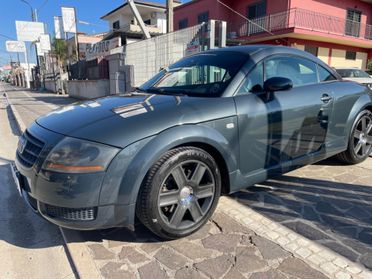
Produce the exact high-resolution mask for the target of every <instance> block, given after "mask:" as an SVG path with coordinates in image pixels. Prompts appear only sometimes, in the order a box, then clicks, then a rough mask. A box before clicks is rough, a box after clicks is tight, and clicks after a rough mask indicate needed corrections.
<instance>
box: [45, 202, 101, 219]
mask: <svg viewBox="0 0 372 279" xmlns="http://www.w3.org/2000/svg"><path fill="white" fill-rule="evenodd" d="M44 208H45V214H46V215H48V216H49V217H52V218H57V219H65V220H71V221H92V220H94V219H95V218H96V213H97V209H96V208H95V207H88V208H67V207H58V206H53V205H49V204H44Z"/></svg>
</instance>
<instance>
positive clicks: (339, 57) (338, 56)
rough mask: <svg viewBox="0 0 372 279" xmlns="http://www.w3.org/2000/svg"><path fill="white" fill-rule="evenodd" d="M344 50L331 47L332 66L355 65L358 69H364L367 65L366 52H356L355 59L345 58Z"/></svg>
mask: <svg viewBox="0 0 372 279" xmlns="http://www.w3.org/2000/svg"><path fill="white" fill-rule="evenodd" d="M345 53H346V51H345V50H342V49H332V60H331V66H332V67H335V68H337V67H356V68H359V69H365V68H366V67H367V53H365V52H357V55H356V60H346V59H345Z"/></svg>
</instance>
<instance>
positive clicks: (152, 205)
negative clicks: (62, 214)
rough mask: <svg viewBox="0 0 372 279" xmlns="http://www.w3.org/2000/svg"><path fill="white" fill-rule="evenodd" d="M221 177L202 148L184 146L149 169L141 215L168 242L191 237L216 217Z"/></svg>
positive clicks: (141, 195) (141, 198) (140, 203)
mask: <svg viewBox="0 0 372 279" xmlns="http://www.w3.org/2000/svg"><path fill="white" fill-rule="evenodd" d="M220 191H221V175H220V172H219V169H218V166H217V164H216V162H215V160H214V159H213V157H212V156H211V155H210V154H208V153H207V152H205V151H204V150H202V149H199V148H195V147H180V148H177V149H174V150H170V151H168V152H167V153H165V154H164V155H163V156H162V157H161V158H160V159H159V160H158V161H157V163H155V165H154V166H153V167H152V168H151V169H150V170H149V172H148V174H147V176H146V178H145V180H144V182H143V184H142V186H141V189H140V193H139V196H138V200H137V216H138V218H139V219H140V221H141V222H142V223H143V224H144V225H145V226H146V227H147V228H149V229H150V230H151V231H152V232H154V233H155V234H156V235H158V236H160V237H161V238H164V239H176V238H180V237H184V236H187V235H189V234H191V233H193V232H195V231H196V230H198V229H199V228H200V227H201V226H203V225H204V224H205V223H206V222H207V220H208V219H209V217H210V216H211V215H212V214H213V212H214V210H215V208H216V205H217V202H218V199H219V196H220Z"/></svg>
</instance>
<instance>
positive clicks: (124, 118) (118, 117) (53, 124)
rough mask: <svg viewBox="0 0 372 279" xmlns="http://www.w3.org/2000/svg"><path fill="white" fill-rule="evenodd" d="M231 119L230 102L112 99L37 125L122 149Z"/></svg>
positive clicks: (81, 104)
mask: <svg viewBox="0 0 372 279" xmlns="http://www.w3.org/2000/svg"><path fill="white" fill-rule="evenodd" d="M232 115H235V105H234V101H233V99H232V98H198V97H187V96H182V97H175V96H169V95H144V96H131V97H127V96H113V97H106V98H100V99H96V100H92V101H85V102H79V103H75V104H73V105H69V106H65V107H62V108H60V109H57V110H54V111H52V112H50V113H49V114H47V115H45V116H43V117H40V118H39V119H37V120H36V122H37V123H38V124H39V125H40V126H42V127H44V128H46V129H48V130H51V131H53V132H56V133H60V134H63V135H66V136H70V137H76V138H81V139H86V140H91V141H96V142H100V143H105V144H109V145H112V146H117V147H122V148H124V147H125V146H127V145H129V144H131V143H133V142H135V141H138V140H140V139H142V138H145V137H149V136H152V135H155V134H157V133H160V132H161V131H163V130H165V129H168V128H170V127H173V126H177V125H184V124H195V123H199V122H205V121H208V120H213V119H217V118H223V117H229V116H232Z"/></svg>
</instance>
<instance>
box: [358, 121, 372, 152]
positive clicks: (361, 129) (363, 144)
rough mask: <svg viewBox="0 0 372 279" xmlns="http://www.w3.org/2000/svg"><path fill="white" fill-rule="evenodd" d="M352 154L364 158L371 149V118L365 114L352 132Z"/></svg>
mask: <svg viewBox="0 0 372 279" xmlns="http://www.w3.org/2000/svg"><path fill="white" fill-rule="evenodd" d="M353 139H354V145H353V148H354V153H355V155H356V156H358V157H364V156H366V155H367V154H368V153H369V152H370V151H371V147H372V116H371V114H367V115H364V116H362V117H361V118H360V119H359V121H358V122H357V124H356V126H355V128H354V132H353Z"/></svg>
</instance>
